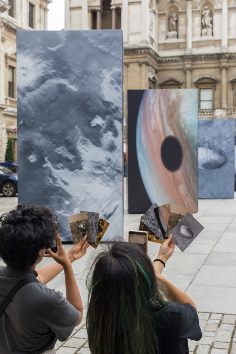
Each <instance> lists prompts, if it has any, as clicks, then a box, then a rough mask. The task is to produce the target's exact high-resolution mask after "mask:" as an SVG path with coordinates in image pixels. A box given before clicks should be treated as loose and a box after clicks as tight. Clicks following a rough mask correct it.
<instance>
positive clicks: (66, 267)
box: [62, 258, 72, 270]
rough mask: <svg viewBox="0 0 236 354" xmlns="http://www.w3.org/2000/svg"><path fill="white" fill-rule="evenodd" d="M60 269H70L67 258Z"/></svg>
mask: <svg viewBox="0 0 236 354" xmlns="http://www.w3.org/2000/svg"><path fill="white" fill-rule="evenodd" d="M62 267H63V268H64V270H68V269H71V268H72V266H71V262H70V260H69V258H68V261H66V262H65V263H63V264H62Z"/></svg>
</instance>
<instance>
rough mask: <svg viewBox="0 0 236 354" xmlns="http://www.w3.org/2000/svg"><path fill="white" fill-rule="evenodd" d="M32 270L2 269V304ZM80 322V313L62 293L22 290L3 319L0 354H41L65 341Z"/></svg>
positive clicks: (34, 288) (0, 320) (42, 288)
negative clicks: (15, 286) (57, 343)
mask: <svg viewBox="0 0 236 354" xmlns="http://www.w3.org/2000/svg"><path fill="white" fill-rule="evenodd" d="M29 275H35V277H37V275H38V274H37V272H36V271H34V270H31V269H11V268H9V267H1V266H0V303H2V301H3V300H4V298H5V297H6V295H7V294H8V293H9V291H10V290H11V288H12V287H13V286H14V285H15V284H16V283H17V282H18V281H20V280H21V279H23V278H25V277H27V276H29ZM78 319H79V311H78V310H76V308H75V307H74V306H72V305H71V304H70V303H69V302H68V301H67V300H66V299H65V298H64V297H63V294H62V293H60V292H56V291H54V290H51V289H49V288H48V287H47V286H46V285H45V284H42V283H31V284H27V285H25V286H24V287H23V288H21V289H20V290H19V291H18V292H17V293H16V295H15V296H14V298H13V300H12V301H11V303H10V304H9V305H8V307H7V309H6V311H5V312H4V313H3V315H2V316H1V318H0V354H32V353H33V354H41V353H44V352H45V351H47V350H50V349H51V348H53V346H54V344H55V342H56V340H57V339H58V340H60V341H65V340H66V339H67V338H68V337H69V336H70V334H71V332H72V331H73V329H74V327H75V325H76V323H77V321H78Z"/></svg>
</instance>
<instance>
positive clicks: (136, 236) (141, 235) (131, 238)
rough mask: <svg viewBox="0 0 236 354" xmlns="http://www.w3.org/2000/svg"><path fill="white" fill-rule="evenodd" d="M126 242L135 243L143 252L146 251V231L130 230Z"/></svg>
mask: <svg viewBox="0 0 236 354" xmlns="http://www.w3.org/2000/svg"><path fill="white" fill-rule="evenodd" d="M128 242H130V243H135V244H136V245H138V246H139V247H140V248H141V249H142V250H143V251H144V252H145V253H148V233H147V232H146V231H135V230H130V231H129V234H128Z"/></svg>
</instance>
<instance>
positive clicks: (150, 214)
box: [141, 203, 164, 241]
mask: <svg viewBox="0 0 236 354" xmlns="http://www.w3.org/2000/svg"><path fill="white" fill-rule="evenodd" d="M155 208H158V205H157V204H156V203H154V204H153V205H152V206H151V207H150V208H149V209H148V211H147V212H146V213H145V214H144V215H143V216H142V217H141V221H142V222H143V223H144V224H145V225H146V226H147V227H148V229H149V230H151V232H152V233H153V234H154V235H155V236H156V237H157V238H158V239H160V240H163V241H164V238H163V235H162V232H161V229H160V226H159V223H158V221H157V218H156V215H155V212H154V209H155ZM144 231H146V230H144Z"/></svg>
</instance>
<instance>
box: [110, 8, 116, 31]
mask: <svg viewBox="0 0 236 354" xmlns="http://www.w3.org/2000/svg"><path fill="white" fill-rule="evenodd" d="M111 11H112V26H111V29H113V30H114V29H116V7H115V6H112V7H111Z"/></svg>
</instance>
